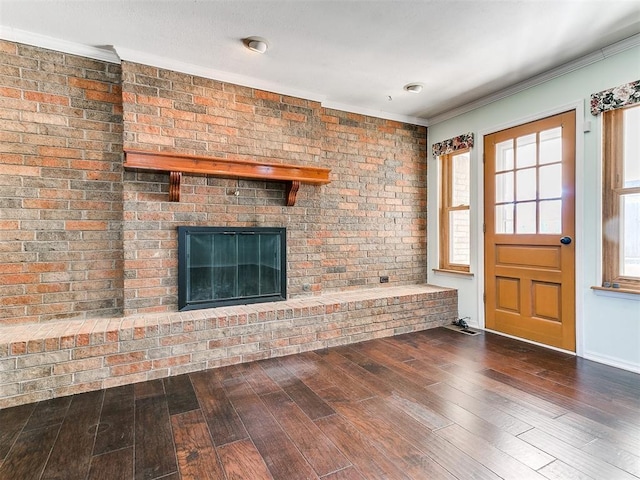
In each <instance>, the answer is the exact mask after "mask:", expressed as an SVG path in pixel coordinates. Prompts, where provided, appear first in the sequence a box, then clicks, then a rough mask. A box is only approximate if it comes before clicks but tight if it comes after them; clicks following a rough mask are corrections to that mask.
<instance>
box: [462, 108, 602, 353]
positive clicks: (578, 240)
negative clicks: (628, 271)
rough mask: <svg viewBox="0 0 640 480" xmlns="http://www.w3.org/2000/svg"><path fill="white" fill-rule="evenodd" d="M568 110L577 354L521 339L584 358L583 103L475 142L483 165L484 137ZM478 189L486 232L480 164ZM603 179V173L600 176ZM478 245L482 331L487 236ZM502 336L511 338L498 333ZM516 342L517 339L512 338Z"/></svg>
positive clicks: (585, 126)
mask: <svg viewBox="0 0 640 480" xmlns="http://www.w3.org/2000/svg"><path fill="white" fill-rule="evenodd" d="M568 110H575V111H576V145H575V276H576V278H575V299H574V301H575V315H576V318H575V329H576V351H575V352H570V351H567V350H562V349H558V348H555V347H551V346H549V345H543V344H538V343H536V342H532V341H529V340H523V339H519V340H522V341H525V342H528V343H534V344H537V345H542V346H543V347H545V348H551V349H553V350H559V351H562V352H565V353H569V354H571V355H577V356H579V357H582V356H583V352H584V335H583V318H584V315H583V311H584V269H583V267H582V265H583V262H584V258H585V257H584V249H583V246H584V233H583V232H584V228H583V226H584V225H583V219H584V193H585V192H584V188H583V186H584V176H585V171H584V133H586V132H588V131H590V130H591V124H590V122H585V120H584V112H585V109H584V100H576V101H574V102H570V103H567V104H564V105H561V106H559V107H555V108H553V109H550V110H545V111H542V112H537V113H534V114H531V115H527V116H525V117H520V118H517V119H516V120H512V121H509V122H505V123H501V124H496V125H493V126H491V127H489V128H484V129H482V130H479V131H478V138H477V139H476V141H475V142H474V143H475V148H477V152H478V155H477V157H476V158H478V161H479V162H482V159H483V158H484V137H485V136H487V135H490V134H492V133H495V132H499V131H500V130H505V129H508V128H513V127H517V126H519V125H522V124H525V123H530V122H534V121H537V120H542V119H543V118H546V117H550V116H553V115H558V114H560V113H563V112H566V111H568ZM598 145H599V143H598ZM477 169H478V175H477V185H476V198H475V201H476V205H477V208H476V209H475V211H476V213H477V215H476V225H475V226H476V231H477V232H483V225H484V165H483V164H479V165H478V167H477ZM598 178H600V173H598ZM477 240H478V243H477V247H476V248H477V255H478V272H477V278H478V281H477V289H478V290H477V300H478V305H477V309H478V324H479V326H480V328H482V329H485V320H486V319H485V305H484V294H485V280H484V273H485V258H484V233H481V234H480V235H478V239H477ZM495 333H497V334H499V335H503V336H507V337H509V336H510V335H507V334H504V333H501V332H495ZM513 338H516V337H513Z"/></svg>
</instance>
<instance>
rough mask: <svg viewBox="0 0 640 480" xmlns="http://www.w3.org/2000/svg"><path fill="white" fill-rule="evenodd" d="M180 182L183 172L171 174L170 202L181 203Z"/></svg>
mask: <svg viewBox="0 0 640 480" xmlns="http://www.w3.org/2000/svg"><path fill="white" fill-rule="evenodd" d="M180 180H182V172H169V201H170V202H179V201H180Z"/></svg>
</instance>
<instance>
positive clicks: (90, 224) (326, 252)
mask: <svg viewBox="0 0 640 480" xmlns="http://www.w3.org/2000/svg"><path fill="white" fill-rule="evenodd" d="M0 139H1V141H0V167H1V168H0V265H1V266H2V276H0V325H3V324H11V323H32V322H44V321H49V320H55V319H63V318H97V317H107V316H117V315H122V314H125V315H131V314H139V313H151V312H170V311H175V310H176V308H177V286H176V282H177V265H176V262H177V251H176V249H177V245H176V241H177V234H176V227H177V226H178V225H222V226H224V225H232V226H284V227H287V229H288V232H287V233H288V255H289V257H288V260H289V265H288V273H289V276H290V278H289V283H288V292H289V296H290V297H292V298H296V297H302V296H310V295H319V294H322V293H330V292H334V291H340V290H344V289H356V288H363V287H371V286H377V285H379V277H380V276H382V275H386V276H389V278H390V283H389V286H393V285H404V284H413V283H423V282H424V281H425V280H426V271H427V270H426V131H425V128H424V127H416V126H414V125H409V124H403V123H399V122H393V121H388V120H382V119H378V118H373V117H367V116H362V115H355V114H350V113H345V112H340V111H337V110H330V109H326V108H323V107H322V106H321V105H320V104H318V103H317V102H312V101H308V100H304V99H299V98H293V97H288V96H283V95H277V94H274V93H269V92H264V91H260V90H254V89H250V88H245V87H240V86H237V85H232V84H227V83H221V82H217V81H214V80H208V79H203V78H199V77H195V76H191V75H186V74H182V73H176V72H172V71H167V70H161V69H156V68H151V67H147V66H143V65H138V64H133V63H127V62H124V63H123V64H122V65H114V64H109V63H104V62H100V61H96V60H90V59H86V58H82V57H77V56H73V55H67V54H63V53H60V52H54V51H49V50H44V49H40V48H35V47H29V46H25V45H20V44H15V43H12V42H5V41H0ZM123 143H124V146H126V147H131V148H138V149H144V150H167V151H177V152H183V153H194V154H199V155H210V156H216V157H234V158H244V159H261V160H264V159H268V160H269V161H275V162H283V163H294V164H296V163H298V164H304V165H309V166H322V167H328V168H331V169H332V174H331V180H332V182H331V183H330V184H329V185H325V186H322V187H319V186H308V185H303V186H302V187H301V190H300V193H299V194H298V200H297V202H296V206H294V207H285V206H284V203H285V200H284V186H283V185H282V184H279V183H265V182H259V181H238V180H234V179H220V178H207V177H205V176H197V175H186V176H184V177H183V181H182V188H181V201H180V202H179V203H172V202H168V201H167V200H168V198H167V192H168V187H169V185H168V175H166V174H152V173H142V172H135V171H126V172H123V171H122V147H123ZM236 189H239V191H240V195H238V196H235V195H233V192H234V191H235V190H236Z"/></svg>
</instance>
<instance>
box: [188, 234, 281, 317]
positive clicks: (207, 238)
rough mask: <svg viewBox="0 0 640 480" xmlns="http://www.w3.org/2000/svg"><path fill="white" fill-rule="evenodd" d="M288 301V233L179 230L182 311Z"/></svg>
mask: <svg viewBox="0 0 640 480" xmlns="http://www.w3.org/2000/svg"><path fill="white" fill-rule="evenodd" d="M285 299H286V230H285V229H284V228H224V227H178V307H179V309H180V310H194V309H199V308H210V307H216V306H222V305H244V304H248V303H256V302H273V301H279V300H285Z"/></svg>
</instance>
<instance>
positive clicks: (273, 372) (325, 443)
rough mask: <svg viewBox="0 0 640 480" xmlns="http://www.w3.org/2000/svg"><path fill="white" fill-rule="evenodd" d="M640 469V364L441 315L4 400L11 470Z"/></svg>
mask: <svg viewBox="0 0 640 480" xmlns="http://www.w3.org/2000/svg"><path fill="white" fill-rule="evenodd" d="M501 478H502V479H517V480H522V479H545V478H546V479H551V480H560V479H580V480H583V479H595V480H633V479H635V480H638V478H640V375H637V374H633V373H630V372H626V371H622V370H617V369H615V368H611V367H607V366H604V365H600V364H597V363H593V362H589V361H586V360H582V359H579V358H575V357H573V356H570V355H567V354H563V353H558V352H555V351H551V350H546V349H543V348H539V347H536V346H532V345H528V344H525V343H522V342H518V341H515V340H512V339H508V338H504V337H500V336H497V335H493V334H490V333H484V334H481V335H478V336H474V337H472V336H467V335H463V334H460V333H457V332H453V331H451V330H447V329H444V328H438V329H434V330H427V331H424V332H419V333H413V334H407V335H401V336H397V337H392V338H386V339H380V340H374V341H370V342H365V343H360V344H356V345H351V346H345V347H337V348H332V349H328V350H322V351H317V352H309V353H303V354H299V355H293V356H290V357H284V358H276V359H270V360H265V361H261V362H256V363H251V364H244V365H236V366H230V367H224V368H221V369H216V370H210V371H205V372H198V373H192V374H189V375H183V376H179V377H172V378H166V379H163V380H154V381H150V382H145V383H139V384H135V385H127V386H122V387H117V388H112V389H108V390H102V391H97V392H90V393H86V394H81V395H75V396H73V397H65V398H58V399H54V400H49V401H44V402H40V403H38V404H33V405H25V406H20V407H15V408H10V409H5V410H0V480H54V479H64V480H75V479H78V480H80V479H82V480H84V479H89V480H101V479H105V480H120V479H122V480H129V479H134V480H156V479H158V480H160V479H162V480H178V479H194V480H203V479H225V480H241V479H248V480H261V479H274V480H280V479H282V480H297V479H322V480H355V479H429V480H430V479H461V480H467V479H487V480H491V479H501Z"/></svg>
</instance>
